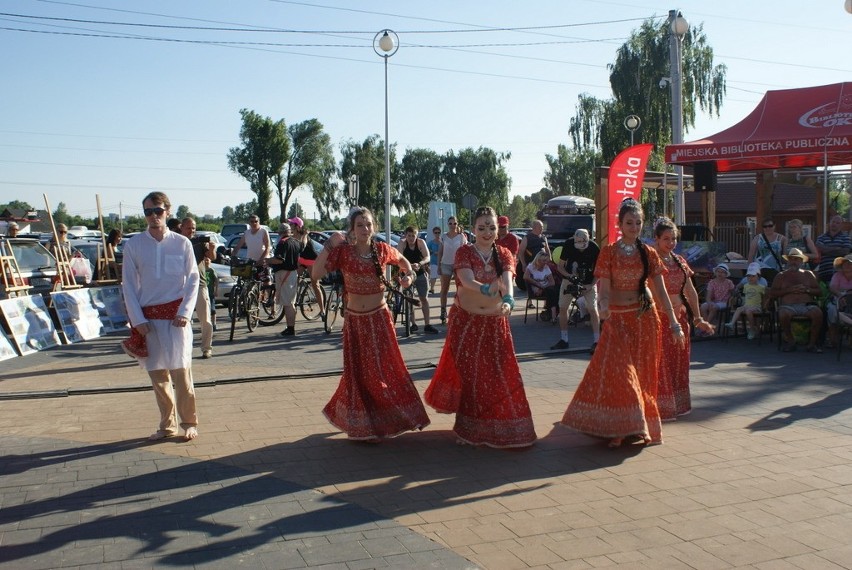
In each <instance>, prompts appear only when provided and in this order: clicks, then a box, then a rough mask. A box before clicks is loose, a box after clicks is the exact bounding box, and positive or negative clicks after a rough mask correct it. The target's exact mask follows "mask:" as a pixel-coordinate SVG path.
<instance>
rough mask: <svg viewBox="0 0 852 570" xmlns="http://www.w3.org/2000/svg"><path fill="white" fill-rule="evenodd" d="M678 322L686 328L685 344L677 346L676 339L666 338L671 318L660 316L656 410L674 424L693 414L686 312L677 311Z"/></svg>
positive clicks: (668, 336) (683, 309)
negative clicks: (675, 420)
mask: <svg viewBox="0 0 852 570" xmlns="http://www.w3.org/2000/svg"><path fill="white" fill-rule="evenodd" d="M678 310H679V311H680V315H678V319H677V320H678V322H679V323H680V326H681V328H683V334H684V337H685V338H684V342H683V343H682V344H678V342H677V341H676V340H675V339H674V337H673V336H672V335H670V334H667V332H668V331H670V330H671V322H670V321H669V316H668V315H667V314H665V313H661V314H660V326H661V330H662V331H663V334H662V350H661V351H660V376H659V382H658V386H657V408H659V410H660V417H661V418H662V419H663V421H666V420H673V419H675V418H677V417H678V416H682V415H684V414H688V413H689V412H690V411H692V401H691V398H690V395H689V352H690V346H691V344H690V340H689V336H690V335H689V316H688V315H687V313H686V309H685V308H683V307H680V309H678Z"/></svg>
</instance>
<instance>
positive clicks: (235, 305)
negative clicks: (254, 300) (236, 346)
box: [228, 285, 243, 342]
mask: <svg viewBox="0 0 852 570" xmlns="http://www.w3.org/2000/svg"><path fill="white" fill-rule="evenodd" d="M242 296H243V294H242V287H240V286H239V285H238V286H236V287H234V289H233V291H231V298H230V300H229V301H228V316H230V317H231V334H230V336H229V337H228V341H230V342H233V340H234V331H235V330H236V328H237V321H238V320H239V319H240V318H241V317H242V311H243V307H242Z"/></svg>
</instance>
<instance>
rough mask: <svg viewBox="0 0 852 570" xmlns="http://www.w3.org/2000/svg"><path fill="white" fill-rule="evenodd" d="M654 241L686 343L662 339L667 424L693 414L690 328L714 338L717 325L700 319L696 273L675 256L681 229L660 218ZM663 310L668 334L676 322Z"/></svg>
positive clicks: (660, 403) (662, 406)
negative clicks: (695, 281)
mask: <svg viewBox="0 0 852 570" xmlns="http://www.w3.org/2000/svg"><path fill="white" fill-rule="evenodd" d="M654 238H655V241H654V249H656V250H657V253H658V254H659V256H660V259H662V260H663V265H664V266H665V268H666V270H667V271H666V273H665V274H664V276H663V281H664V282H665V284H666V293H668V295H669V300H670V301H671V304H672V308H673V309H674V313H675V315H676V316H677V323H678V324H679V325H680V327H681V328H682V329H683V331H684V339H683V341H679V340H677V339H675V338H674V337H673V336H671V335H667V334H664V335H663V337H662V341H663V344H662V350H661V351H660V376H659V382H658V386H657V407H658V408H659V410H660V418H662V420H663V421H667V420H674V419H676V418H677V416H682V415H684V414H688V413H689V412H690V411H692V401H691V398H690V395H689V351H690V348H691V343H690V341H689V338H690V334H689V331H690V327H692V326H693V325H694V326H695V327H696V328H698V329H700V330H701V331H703V332H705V333H708V334H713V332H715V329H714V327H713V325H711V324H710V323H708V322H707V321H705V320H704V319H703V318H701V317H700V316H697V315H700V313H699V306H698V292H697V291H696V290H695V285H693V283H692V279H690V277H692V274H693V271H692V269H690V267H689V264H687V262H686V260H685V259H684V258H683V257H681V256H679V255H678V254H676V253H675V252H674V249H675V246H676V245H677V238H678V229H677V226H675V224H674V222H672V221H671V220H670V219H668V218H660V219H659V220H657V223H656V225H655V226H654ZM661 308H662V307H661V306H660V305H657V311H658V313H659V315H660V322H661V323H662V327H663V330H667V329H669V328H671V325H672V322H671V321H669V316H668V315H667V314H666V312H665V311H663V310H661ZM696 316H697V318H696Z"/></svg>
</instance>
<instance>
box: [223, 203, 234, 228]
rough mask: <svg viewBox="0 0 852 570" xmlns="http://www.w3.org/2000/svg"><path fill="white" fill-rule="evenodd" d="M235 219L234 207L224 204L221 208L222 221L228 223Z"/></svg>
mask: <svg viewBox="0 0 852 570" xmlns="http://www.w3.org/2000/svg"><path fill="white" fill-rule="evenodd" d="M235 221H236V218H235V217H234V209H233V208H232V207H231V206H225V207H224V208H222V223H223V224H230V223H233V222H235Z"/></svg>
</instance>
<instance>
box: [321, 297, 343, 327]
mask: <svg viewBox="0 0 852 570" xmlns="http://www.w3.org/2000/svg"><path fill="white" fill-rule="evenodd" d="M342 311H343V299H342V297H341V296H340V291H339V290H338V289H337V288H336V287H335V288H333V289H332V290H331V292H330V293H329V294H328V295H327V296H326V299H325V320H323V328H325V332H327V333H330V332H331V331H332V330H333V329H334V323H335V322H337V317H338V315H340V313H341V312H342Z"/></svg>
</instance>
